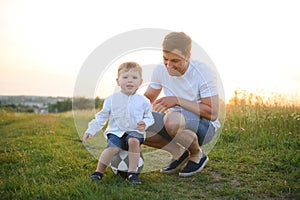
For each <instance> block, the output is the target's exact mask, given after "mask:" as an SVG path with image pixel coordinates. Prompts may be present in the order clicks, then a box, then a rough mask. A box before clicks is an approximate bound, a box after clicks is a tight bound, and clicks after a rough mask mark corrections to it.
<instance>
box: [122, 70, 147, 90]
mask: <svg viewBox="0 0 300 200" xmlns="http://www.w3.org/2000/svg"><path fill="white" fill-rule="evenodd" d="M142 82H143V80H142V78H141V75H140V73H139V71H138V70H136V69H130V70H129V71H125V70H124V69H123V70H121V71H120V73H119V77H118V78H117V84H118V85H119V86H120V87H121V90H122V92H123V93H125V94H127V95H132V94H134V93H135V92H136V91H137V89H138V88H139V86H140V85H141V84H142Z"/></svg>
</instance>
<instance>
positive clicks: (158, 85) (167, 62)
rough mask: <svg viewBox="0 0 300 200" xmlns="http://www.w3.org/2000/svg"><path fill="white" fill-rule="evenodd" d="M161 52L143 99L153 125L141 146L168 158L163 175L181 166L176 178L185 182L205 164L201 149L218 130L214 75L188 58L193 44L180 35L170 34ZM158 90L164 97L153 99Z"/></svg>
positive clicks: (205, 160) (207, 68) (216, 91)
mask: <svg viewBox="0 0 300 200" xmlns="http://www.w3.org/2000/svg"><path fill="white" fill-rule="evenodd" d="M162 48H163V64H159V65H158V66H157V67H156V69H155V70H154V72H153V75H152V78H151V83H150V85H149V87H148V88H147V90H146V92H145V94H144V95H145V96H146V97H147V98H148V99H150V101H151V103H152V105H153V110H154V112H153V116H154V119H155V124H154V125H152V126H151V127H149V128H148V130H147V138H146V141H145V143H144V144H145V145H148V146H151V147H155V148H159V149H164V150H166V151H168V152H170V153H171V154H172V156H173V159H172V161H171V163H170V165H169V166H168V167H166V168H163V169H162V170H161V172H162V173H174V172H177V171H178V170H180V169H181V168H182V167H183V165H184V164H185V163H186V166H185V167H184V168H183V169H182V170H181V171H180V172H179V176H181V177H187V176H191V175H193V174H195V173H197V172H199V171H201V170H202V169H203V167H204V166H205V164H206V163H207V161H208V157H207V155H205V153H204V152H203V151H202V150H201V145H203V144H205V143H207V142H209V141H210V140H211V139H212V137H213V136H214V134H215V131H216V129H217V128H219V126H220V123H219V121H218V113H219V96H218V90H217V83H216V75H215V73H214V72H213V70H212V69H210V68H209V67H207V66H206V65H205V64H203V63H200V62H198V61H195V60H192V59H191V58H190V57H191V48H192V40H191V38H190V37H189V36H187V35H186V34H185V33H183V32H171V33H169V34H168V35H166V36H165V38H164V41H163V44H162ZM162 90H163V91H164V93H165V97H162V98H159V99H157V97H158V95H159V94H160V93H161V91H162ZM182 147H184V148H182Z"/></svg>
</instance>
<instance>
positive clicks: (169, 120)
mask: <svg viewBox="0 0 300 200" xmlns="http://www.w3.org/2000/svg"><path fill="white" fill-rule="evenodd" d="M164 123H165V127H166V130H167V131H168V133H169V135H171V136H173V137H174V136H175V135H176V133H177V132H178V130H180V129H184V128H185V119H184V116H183V115H182V114H181V113H179V112H172V113H169V114H167V115H166V116H165V118H164Z"/></svg>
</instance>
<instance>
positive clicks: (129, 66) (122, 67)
mask: <svg viewBox="0 0 300 200" xmlns="http://www.w3.org/2000/svg"><path fill="white" fill-rule="evenodd" d="M131 69H135V70H137V71H138V72H139V74H140V76H141V77H142V67H141V66H140V65H139V64H138V63H136V62H124V63H122V64H121V65H120V66H119V68H118V77H119V76H120V71H121V70H125V71H126V72H127V71H129V70H131Z"/></svg>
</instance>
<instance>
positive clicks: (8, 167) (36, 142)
mask: <svg viewBox="0 0 300 200" xmlns="http://www.w3.org/2000/svg"><path fill="white" fill-rule="evenodd" d="M84 123H85V122H84ZM98 135H99V137H102V135H101V134H98ZM209 158H210V161H209V162H208V164H207V166H206V167H205V168H204V170H203V171H202V172H200V173H199V174H197V175H195V176H193V177H190V178H179V177H178V175H176V174H173V175H163V174H161V173H160V172H159V171H158V170H156V171H152V172H148V173H142V174H141V175H140V178H141V180H142V182H143V184H141V185H132V184H129V183H128V182H126V181H124V180H123V179H122V178H120V177H118V176H115V175H114V174H113V173H112V172H111V170H110V169H109V168H108V169H107V171H106V176H105V177H104V179H103V180H102V181H101V182H91V180H90V174H91V173H92V172H93V170H94V169H95V167H96V164H97V159H96V158H95V157H94V156H92V155H91V154H90V153H89V152H88V151H87V150H86V148H85V147H84V146H83V145H82V144H81V141H80V137H79V136H78V133H77V130H76V128H75V125H74V120H73V115H72V113H71V112H68V113H61V114H45V115H36V114H25V113H11V112H5V111H0V197H1V199H26V200H27V199H151V200H152V199H300V167H299V166H300V108H299V107H296V106H281V105H275V106H270V105H265V104H259V103H256V104H255V103H253V104H250V105H246V103H245V102H241V101H237V102H235V104H234V105H233V104H232V105H227V106H226V121H225V123H224V127H223V129H222V133H221V135H220V138H219V140H218V142H217V144H216V145H215V146H214V148H213V149H212V151H211V152H210V153H209Z"/></svg>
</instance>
